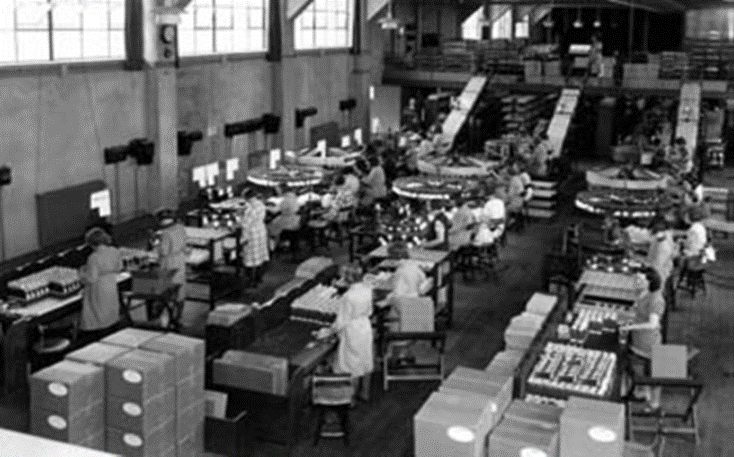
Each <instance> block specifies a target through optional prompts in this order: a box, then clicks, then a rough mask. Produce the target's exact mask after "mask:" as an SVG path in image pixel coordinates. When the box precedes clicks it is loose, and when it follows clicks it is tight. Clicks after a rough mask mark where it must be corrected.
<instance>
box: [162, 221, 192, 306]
mask: <svg viewBox="0 0 734 457" xmlns="http://www.w3.org/2000/svg"><path fill="white" fill-rule="evenodd" d="M158 220H159V221H160V227H161V231H160V243H158V259H159V264H160V266H161V269H164V270H174V271H175V273H174V275H173V283H174V284H176V285H178V286H179V288H178V295H177V296H176V301H177V302H178V303H179V305H182V304H183V303H184V300H185V299H186V259H188V256H189V252H190V249H189V247H188V246H187V244H186V228H185V227H184V225H183V224H182V223H181V222H180V221H179V220H178V219H177V218H176V214H175V213H174V212H173V211H171V210H168V209H164V210H161V211H159V212H158Z"/></svg>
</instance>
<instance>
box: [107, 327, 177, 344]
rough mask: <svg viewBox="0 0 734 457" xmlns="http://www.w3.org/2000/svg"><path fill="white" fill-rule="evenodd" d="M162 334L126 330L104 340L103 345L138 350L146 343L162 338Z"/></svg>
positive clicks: (131, 329)
mask: <svg viewBox="0 0 734 457" xmlns="http://www.w3.org/2000/svg"><path fill="white" fill-rule="evenodd" d="M162 335H163V333H161V332H154V331H151V330H140V329H137V328H126V329H123V330H120V331H119V332H115V333H113V334H112V335H109V336H107V337H105V338H103V339H102V342H103V343H107V344H114V345H115V346H122V347H126V348H130V349H138V348H139V347H140V346H142V345H143V344H144V343H146V342H148V341H150V340H152V339H154V338H159V337H160V336H162Z"/></svg>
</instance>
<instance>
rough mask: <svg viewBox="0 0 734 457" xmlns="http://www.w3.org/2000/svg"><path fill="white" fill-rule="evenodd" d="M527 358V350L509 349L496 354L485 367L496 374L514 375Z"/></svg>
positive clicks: (487, 370)
mask: <svg viewBox="0 0 734 457" xmlns="http://www.w3.org/2000/svg"><path fill="white" fill-rule="evenodd" d="M524 358H525V351H521V350H516V349H507V350H504V351H501V352H498V353H497V354H495V356H494V358H493V359H492V362H490V364H489V365H487V367H486V368H485V369H484V371H486V372H491V373H494V374H498V375H499V374H504V375H508V376H512V375H513V374H514V373H515V370H517V368H518V367H519V366H520V363H522V360H523V359H524Z"/></svg>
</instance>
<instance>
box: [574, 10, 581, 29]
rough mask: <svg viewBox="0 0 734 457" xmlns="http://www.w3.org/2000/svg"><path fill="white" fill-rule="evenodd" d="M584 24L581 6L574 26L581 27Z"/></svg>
mask: <svg viewBox="0 0 734 457" xmlns="http://www.w3.org/2000/svg"><path fill="white" fill-rule="evenodd" d="M583 26H584V23H583V22H581V8H579V9H578V13H577V14H576V20H575V21H574V22H573V28H575V29H580V28H582V27H583Z"/></svg>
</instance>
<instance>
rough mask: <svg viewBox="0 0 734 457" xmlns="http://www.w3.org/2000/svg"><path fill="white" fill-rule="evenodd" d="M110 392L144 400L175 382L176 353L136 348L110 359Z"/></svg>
mask: <svg viewBox="0 0 734 457" xmlns="http://www.w3.org/2000/svg"><path fill="white" fill-rule="evenodd" d="M105 371H106V375H107V395H111V396H115V397H120V398H125V399H128V400H131V401H134V402H138V403H143V402H145V401H146V400H147V399H148V398H151V397H155V396H156V395H159V394H161V393H163V392H165V391H166V390H169V389H172V388H173V387H174V386H175V365H174V363H173V357H171V356H170V355H167V354H161V353H158V352H149V351H142V350H137V349H136V350H133V351H130V352H128V353H125V354H123V355H121V356H120V357H117V358H116V359H114V360H111V361H109V362H107V364H106V366H105Z"/></svg>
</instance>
